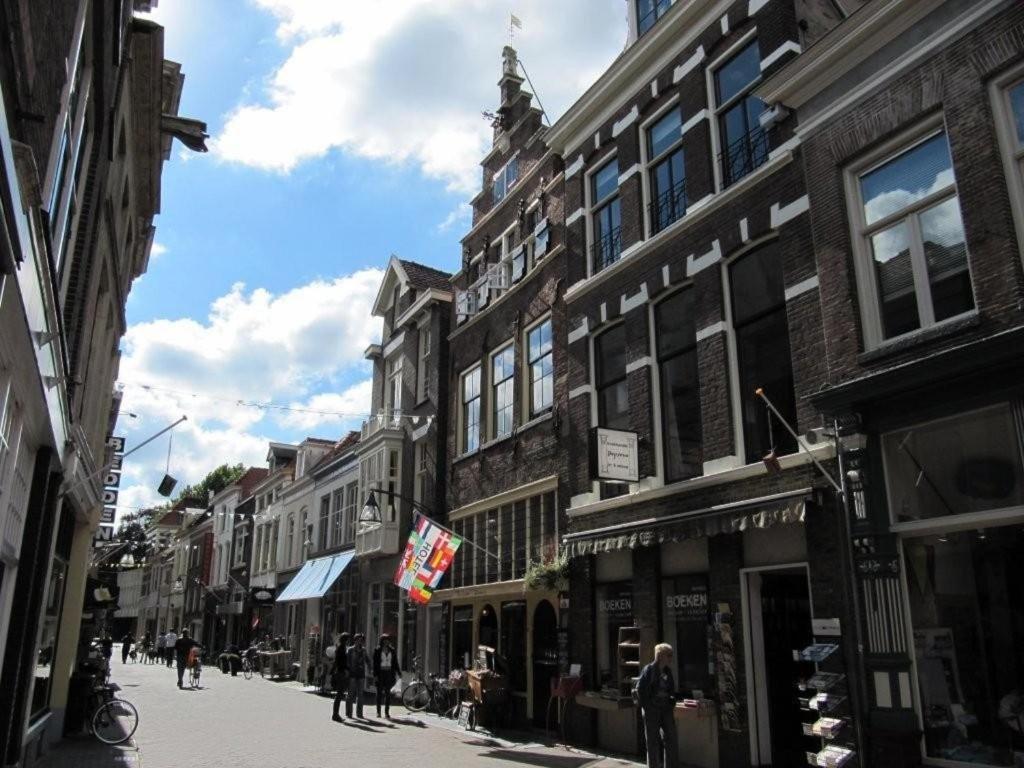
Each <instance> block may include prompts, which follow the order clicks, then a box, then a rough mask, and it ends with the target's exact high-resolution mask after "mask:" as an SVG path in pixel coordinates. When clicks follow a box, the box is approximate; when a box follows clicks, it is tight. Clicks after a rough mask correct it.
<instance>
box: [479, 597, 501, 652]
mask: <svg viewBox="0 0 1024 768" xmlns="http://www.w3.org/2000/svg"><path fill="white" fill-rule="evenodd" d="M477 635H478V637H479V645H486V646H487V647H488V648H497V647H498V614H497V613H495V611H494V608H493V607H492V606H491V605H490V604H487V605H485V606H484V607H483V608H481V609H480V623H479V629H478V630H477Z"/></svg>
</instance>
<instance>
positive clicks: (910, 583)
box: [904, 526, 1024, 766]
mask: <svg viewBox="0 0 1024 768" xmlns="http://www.w3.org/2000/svg"><path fill="white" fill-rule="evenodd" d="M1022 551H1024V530H1022V529H1021V527H1019V526H1014V527H1008V528H999V529H992V530H989V531H975V530H971V531H959V532H949V533H943V534H938V535H933V536H927V537H922V538H914V539H908V540H906V541H905V543H904V552H905V562H906V578H907V587H908V596H909V604H910V619H911V623H912V626H913V641H914V654H915V657H916V659H915V660H916V673H917V682H918V692H919V696H920V709H921V720H922V726H923V730H924V745H925V753H926V754H927V756H928V757H929V758H934V759H941V760H948V761H950V762H951V763H956V764H957V765H964V764H971V765H988V766H1010V765H1020V759H1021V755H1024V728H1022V726H1024V718H1022V708H1021V696H1022V694H1024V621H1022V617H1024V590H1021V589H1020V572H1019V571H1018V570H1017V568H1018V565H1019V561H1020V553H1021V552H1022Z"/></svg>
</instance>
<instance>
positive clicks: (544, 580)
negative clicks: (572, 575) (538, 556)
mask: <svg viewBox="0 0 1024 768" xmlns="http://www.w3.org/2000/svg"><path fill="white" fill-rule="evenodd" d="M523 585H524V586H525V587H526V589H529V590H552V591H556V592H560V591H564V590H566V589H568V588H569V558H568V557H566V556H565V555H557V556H555V557H553V558H551V559H550V560H547V561H543V562H541V561H536V560H535V561H533V562H531V563H530V564H529V565H528V566H527V568H526V573H524V574H523Z"/></svg>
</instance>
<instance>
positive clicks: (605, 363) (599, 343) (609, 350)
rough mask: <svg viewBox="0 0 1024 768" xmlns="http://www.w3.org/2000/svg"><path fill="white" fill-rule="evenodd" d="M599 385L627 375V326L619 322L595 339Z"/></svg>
mask: <svg viewBox="0 0 1024 768" xmlns="http://www.w3.org/2000/svg"><path fill="white" fill-rule="evenodd" d="M594 350H595V352H596V354H597V359H596V368H597V384H598V386H600V385H602V384H604V383H606V382H609V381H614V380H615V379H619V378H623V377H625V375H626V326H625V325H624V324H619V325H617V326H615V327H614V328H612V329H610V330H608V331H606V332H605V333H602V334H601V335H600V336H598V337H597V339H595V341H594Z"/></svg>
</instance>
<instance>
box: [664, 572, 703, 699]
mask: <svg viewBox="0 0 1024 768" xmlns="http://www.w3.org/2000/svg"><path fill="white" fill-rule="evenodd" d="M708 613H709V612H708V577H707V574H686V575H681V576H670V577H668V578H665V579H662V581H661V623H662V627H663V628H664V631H663V635H664V638H665V642H667V643H668V644H669V645H671V646H672V648H673V649H675V653H674V654H673V658H672V661H673V664H674V665H675V673H676V685H677V686H678V687H679V690H680V692H681V693H683V695H685V696H694V693H693V692H694V691H695V690H697V691H702V692H704V693H705V695H706V694H707V692H708V691H709V690H710V688H711V680H710V677H709V675H708Z"/></svg>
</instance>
